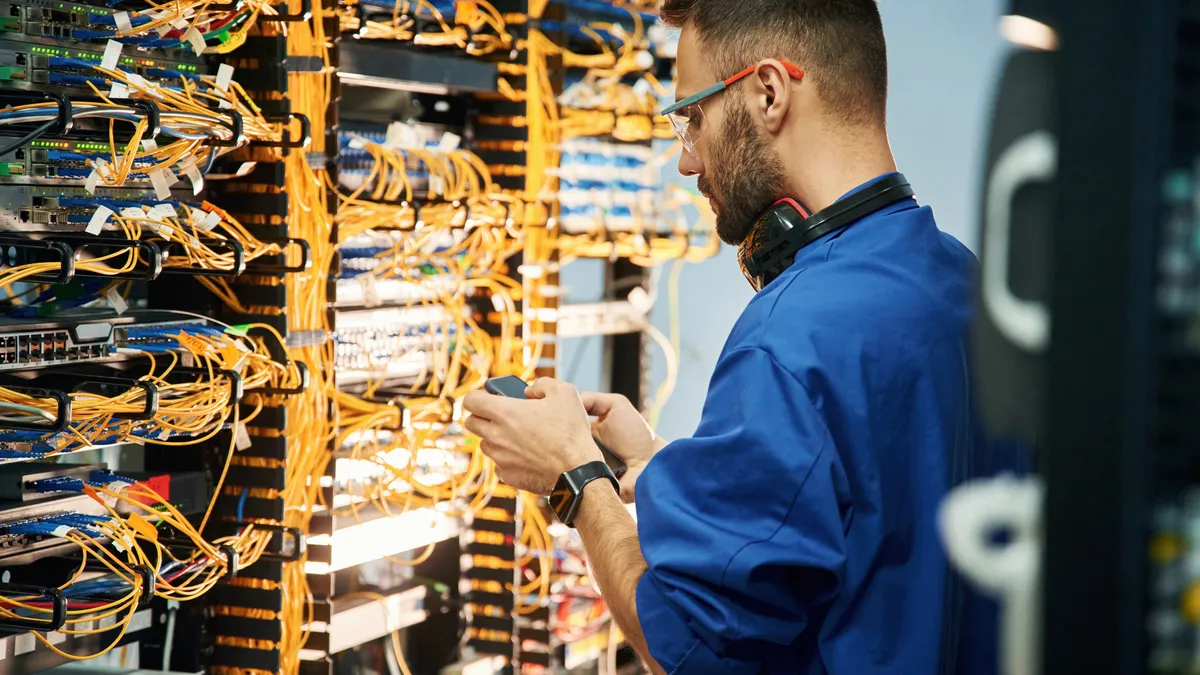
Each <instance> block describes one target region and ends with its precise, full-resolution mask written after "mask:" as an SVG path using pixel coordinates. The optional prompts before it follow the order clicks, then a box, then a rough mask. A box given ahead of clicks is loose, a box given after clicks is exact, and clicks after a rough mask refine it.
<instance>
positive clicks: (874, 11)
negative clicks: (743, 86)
mask: <svg viewBox="0 0 1200 675" xmlns="http://www.w3.org/2000/svg"><path fill="white" fill-rule="evenodd" d="M660 14H661V16H662V19H663V22H664V23H666V24H667V25H668V26H670V27H673V28H682V27H684V26H688V25H691V26H694V27H695V29H696V33H697V37H698V39H699V42H700V44H702V45H704V46H705V47H706V52H707V53H710V54H715V55H717V56H716V59H717V66H718V68H719V69H720V70H721V77H729V76H730V75H733V74H734V73H736V72H737V71H739V70H741V69H743V68H745V67H746V66H748V65H750V64H752V63H755V62H757V61H760V60H762V59H767V58H775V59H780V60H785V61H791V62H793V63H795V64H796V65H798V66H800V67H801V68H804V69H805V71H806V77H811V78H812V81H813V84H814V85H816V88H817V92H818V93H820V95H821V98H822V99H824V100H825V102H826V103H827V104H828V105H829V107H830V108H831V109H832V110H833V111H835V113H836V114H838V115H839V116H840V117H842V118H843V120H844V121H846V122H850V123H873V122H877V123H883V122H884V121H885V118H886V117H887V88H888V67H887V43H886V42H885V40H884V37H883V21H882V19H881V18H880V16H879V6H878V5H877V4H876V0H736V1H735V0H663V3H662V7H661V9H660Z"/></svg>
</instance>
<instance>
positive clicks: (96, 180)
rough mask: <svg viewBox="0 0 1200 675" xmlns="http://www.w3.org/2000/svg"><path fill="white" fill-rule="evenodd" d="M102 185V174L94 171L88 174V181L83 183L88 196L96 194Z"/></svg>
mask: <svg viewBox="0 0 1200 675" xmlns="http://www.w3.org/2000/svg"><path fill="white" fill-rule="evenodd" d="M99 184H100V172H98V171H96V170H95V169H92V172H91V173H89V174H88V177H87V180H85V181H83V189H84V190H87V191H88V194H90V195H94V194H96V186H97V185H99Z"/></svg>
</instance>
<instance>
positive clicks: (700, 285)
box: [560, 0, 1004, 439]
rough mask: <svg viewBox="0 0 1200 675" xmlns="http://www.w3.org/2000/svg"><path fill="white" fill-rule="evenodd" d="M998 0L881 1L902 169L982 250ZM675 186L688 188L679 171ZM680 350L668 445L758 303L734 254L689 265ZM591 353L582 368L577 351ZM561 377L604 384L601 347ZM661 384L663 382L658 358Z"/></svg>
mask: <svg viewBox="0 0 1200 675" xmlns="http://www.w3.org/2000/svg"><path fill="white" fill-rule="evenodd" d="M1003 6H1004V3H1002V2H1001V1H1000V0H882V1H881V2H880V9H881V11H882V12H883V20H884V29H885V31H886V33H887V38H888V56H889V60H890V68H891V90H890V99H889V106H890V108H889V114H888V119H889V124H890V129H891V139H892V149H893V151H894V152H895V154H896V158H897V161H898V163H899V166H900V170H901V171H902V172H904V174H905V175H906V176H907V177H908V179H909V180H910V181H911V182H912V184H913V186H914V187H915V188H916V190H917V195H918V198H919V199H920V200H921V201H922V202H923V203H925V204H930V205H932V206H933V208H934V213H935V214H936V216H937V220H938V224H939V225H940V226H941V228H942V229H943V230H944V231H946V232H949V233H951V234H953V235H954V236H956V237H958V238H959V239H960V240H961V241H962V242H963V243H965V244H967V245H968V246H971V247H974V246H975V243H976V241H977V232H976V230H977V220H978V215H977V203H978V192H979V182H980V176H981V172H982V167H983V162H984V157H983V151H984V142H985V138H986V128H987V125H988V124H989V119H990V110H991V105H992V90H993V87H994V84H995V79H996V76H997V74H998V69H999V65H1000V57H1001V55H1002V53H1003V49H1004V47H1003V43H1002V41H1001V39H1000V37H999V34H998V32H997V28H996V25H997V21H996V20H997V18H998V17H999V16H1000V14H1001V9H1002V7H1003ZM667 171H668V172H669V173H670V176H669V178H668V179H669V180H674V181H679V182H684V184H688V185H692V186H694V184H695V183H694V181H692V180H688V181H684V179H682V178H681V177H680V176H679V175H678V174H677V173H675V171H674V164H671V165H670V166H669V167H668V169H667ZM661 276H662V278H661V279H660V293H659V302H658V305H657V307H656V309H655V311H654V321H655V324H656V325H658V326H659V327H660V328H661V329H662V330H663V332H664V333H665V332H667V330H668V322H667V316H668V308H667V293H666V276H667V275H666V274H665V270H664V274H662V275H661ZM601 283H602V268H601V267H600V264H599V263H596V262H587V263H576V264H574V265H571V266H569V267H568V268H567V269H566V270H565V272H564V284H566V285H568V286H570V287H571V295H570V296H569V299H570V301H572V302H578V301H586V300H589V299H596V298H598V297H599V293H600V291H599V289H600V287H601V286H600V284H601ZM680 289H681V293H680V303H679V304H680V317H681V321H680V323H681V329H682V330H681V332H682V349H681V358H680V373H679V381H678V385H677V386H676V389H675V394H674V396H673V397H672V398H671V400H670V401H669V402H668V403H667V405H666V407H665V408H664V410H663V413H662V417H661V419H660V422H659V426H658V429H659V433H660V434H661V435H662V436H663V437H665V438H668V439H672V438H678V437H682V436H690V435H691V434H692V432H693V431H694V430H695V428H696V424H697V423H698V422H699V420H700V410H701V407H702V406H703V403H704V395H705V392H706V390H707V388H708V380H709V377H710V376H711V374H712V370H713V366H714V365H715V364H716V361H717V356H718V355H719V353H720V351H721V347H722V345H723V344H724V342H725V337H726V335H727V334H728V332H729V329H730V328H731V327H732V326H733V323H734V321H736V320H737V317H738V315H739V314H740V313H741V311H742V308H743V307H745V304H746V302H747V301H748V300H749V298H750V296H751V291H750V288H749V286H747V285H746V281H745V279H743V278H742V275H741V272H739V271H738V267H737V260H736V258H735V256H734V254H733V251H732V250H730V249H728V248H726V249H724V250H723V251H722V253H721V255H719V256H717V257H716V258H714V259H712V260H709V261H707V262H705V263H703V264H699V265H689V266H688V267H687V268H686V269H685V270H684V272H683V275H682V279H681V284H680ZM579 349H584V350H586V351H585V353H584V354H583V355H582V356H580V357H579V358H578V360H575V358H576V356H577V355H578V350H579ZM561 352H562V360H561V362H560V363H561V364H562V366H561V367H562V371H560V372H561V374H562V375H563V376H566V375H568V365H569V364H570V363H571V362H572V361H573V360H575V363H577V364H578V365H577V366H576V368H575V369H574V372H573V373H570V374H573V375H574V377H573V381H574V382H575V383H576V385H577V386H579V387H580V388H581V389H591V388H595V387H598V386H599V383H600V381H601V379H600V358H601V354H602V352H603V341H602V339H599V338H596V339H587V340H571V341H567V342H566V343H565V344H564V345H563V349H562V350H561ZM654 363H655V368H654V370H653V371H652V372H653V382H654V383H655V386H657V383H658V382H659V381H661V378H662V375H663V359H662V357H661V354H658V353H657V352H656V356H655V359H654Z"/></svg>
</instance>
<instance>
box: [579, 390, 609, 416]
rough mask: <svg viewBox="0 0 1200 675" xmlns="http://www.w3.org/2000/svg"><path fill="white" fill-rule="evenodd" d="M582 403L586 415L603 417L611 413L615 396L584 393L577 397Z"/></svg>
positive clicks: (590, 392)
mask: <svg viewBox="0 0 1200 675" xmlns="http://www.w3.org/2000/svg"><path fill="white" fill-rule="evenodd" d="M579 398H580V400H582V401H583V408H584V409H585V410H587V414H589V415H591V416H592V417H604V416H605V415H607V414H608V413H610V412H612V409H613V405H614V403H616V399H617V396H616V394H600V393H597V392H594V391H585V392H583V393H582V394H580V395H579Z"/></svg>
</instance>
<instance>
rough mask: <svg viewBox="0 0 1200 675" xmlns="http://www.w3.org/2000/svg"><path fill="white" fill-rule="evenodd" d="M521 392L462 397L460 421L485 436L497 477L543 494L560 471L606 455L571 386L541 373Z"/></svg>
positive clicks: (472, 394) (486, 449)
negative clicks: (509, 395)
mask: <svg viewBox="0 0 1200 675" xmlns="http://www.w3.org/2000/svg"><path fill="white" fill-rule="evenodd" d="M525 396H527V397H528V400H522V399H519V398H506V397H503V396H495V395H492V394H488V393H486V392H483V391H473V392H471V393H470V394H467V396H466V398H464V399H463V408H465V409H466V410H467V412H469V413H471V416H470V417H468V418H467V420H466V421H465V422H464V424H465V425H466V427H467V430H468V431H470V432H471V433H473V434H475V435H476V436H478V437H479V438H481V439H483V444H482V446H481V449H482V450H483V452H484V454H486V455H487V456H488V457H491V458H492V460H494V461H495V462H496V470H497V472H498V474H499V475H500V479H501V480H503V481H504V482H505V483H508V484H509V485H511V486H513V487H515V488H517V489H519V490H525V491H527V492H532V493H534V494H539V495H547V494H550V491H551V490H553V489H554V484H555V483H556V482H558V477H559V476H560V475H561V474H563V473H564V472H567V471H570V470H572V469H574V468H576V467H578V466H580V465H582V464H586V463H588V462H592V461H596V460H603V458H604V457H603V455H601V454H600V448H599V447H597V446H596V443H595V441H593V440H592V431H591V426H590V425H589V423H588V414H587V411H586V410H585V409H584V407H583V402H582V401H580V399H579V393H578V392H577V391H575V387H572V386H571V385H569V384H567V383H565V382H560V381H558V380H554V379H550V378H540V379H538V380H537V381H535V382H534V383H533V384H531V385H529V387H528V388H527V389H526V390H525Z"/></svg>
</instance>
